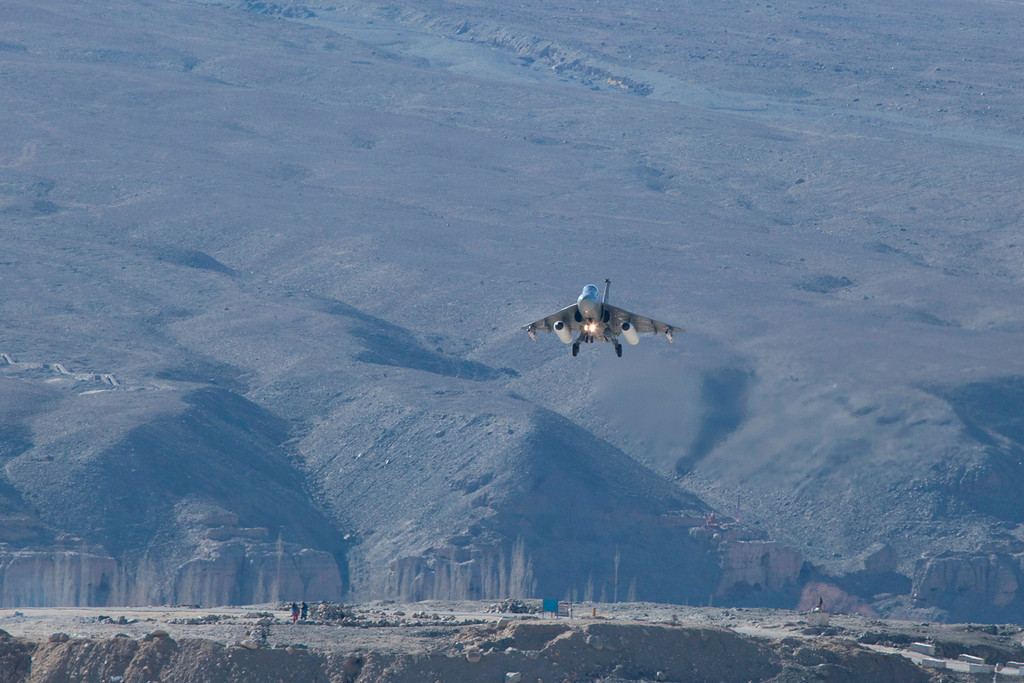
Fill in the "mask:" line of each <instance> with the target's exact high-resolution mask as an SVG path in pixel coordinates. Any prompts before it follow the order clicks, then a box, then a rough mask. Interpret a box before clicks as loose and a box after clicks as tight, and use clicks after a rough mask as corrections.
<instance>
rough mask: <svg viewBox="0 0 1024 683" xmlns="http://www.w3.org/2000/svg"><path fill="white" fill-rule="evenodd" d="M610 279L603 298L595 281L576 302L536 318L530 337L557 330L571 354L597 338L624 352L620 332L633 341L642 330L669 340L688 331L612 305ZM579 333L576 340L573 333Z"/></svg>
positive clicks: (638, 338) (618, 351)
mask: <svg viewBox="0 0 1024 683" xmlns="http://www.w3.org/2000/svg"><path fill="white" fill-rule="evenodd" d="M610 285H611V282H610V281H608V280H605V290H604V299H603V300H598V298H597V297H598V290H597V287H596V286H594V285H587V286H586V287H584V288H583V292H582V293H581V294H580V296H579V298H578V299H577V300H576V303H575V304H573V305H572V306H566V307H565V308H563V309H562V310H560V311H558V312H557V313H552V314H551V315H549V316H547V317H545V318H541V319H540V320H535V321H534V322H532V323H530V324H529V325H523V329H524V330H526V332H527V334H529V335H530V338H531V339H536V338H537V331H538V330H543V331H545V332H554V333H555V334H556V335H557V336H558V338H559V339H560V340H561V341H562V342H563V343H565V344H572V355H574V356H575V355H576V354H577V353H579V350H580V344H582V343H593V342H595V341H601V342H610V343H612V344H614V345H615V355H617V356H622V344H620V343H619V340H618V336H619V335H620V334H621V335H622V336H623V337H624V338H625V339H626V341H627V342H628V343H629V344H631V345H633V344H637V343H639V341H640V337H639V334H664V335H665V337H666V338H667V339H668V341H672V340H673V335H674V334H675V333H676V332H685V331H686V330H684V329H683V328H681V327H676V326H675V325H669V324H668V323H663V322H660V321H658V320H654V319H652V318H648V317H646V316H642V315H637V314H636V313H630V312H629V311H627V310H625V309H623V308H619V307H618V306H612V305H611V304H609V303H608V289H609V286H610ZM574 332H579V336H578V337H577V338H576V339H575V341H574V340H573V333H574Z"/></svg>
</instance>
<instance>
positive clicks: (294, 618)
mask: <svg viewBox="0 0 1024 683" xmlns="http://www.w3.org/2000/svg"><path fill="white" fill-rule="evenodd" d="M298 620H299V606H298V605H296V604H295V603H294V602H293V603H292V623H293V624H294V623H295V622H297V621H298Z"/></svg>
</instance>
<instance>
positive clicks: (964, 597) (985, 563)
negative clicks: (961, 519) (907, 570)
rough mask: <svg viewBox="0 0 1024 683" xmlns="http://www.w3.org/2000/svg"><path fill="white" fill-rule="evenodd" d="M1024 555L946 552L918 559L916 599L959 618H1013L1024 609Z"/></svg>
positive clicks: (914, 585)
mask: <svg viewBox="0 0 1024 683" xmlns="http://www.w3.org/2000/svg"><path fill="white" fill-rule="evenodd" d="M1021 586H1024V554H1020V553H1011V552H1002V553H1000V552H991V553H943V554H942V555H938V556H926V557H922V558H920V559H918V560H917V562H916V564H915V569H914V577H913V586H912V588H911V591H912V599H913V602H914V605H915V606H918V607H938V608H940V609H943V610H947V611H949V612H952V613H954V614H957V615H965V616H968V617H969V616H977V617H981V616H983V615H984V616H989V615H993V614H996V615H1012V614H1015V613H1019V611H1020V610H1021V609H1024V591H1021Z"/></svg>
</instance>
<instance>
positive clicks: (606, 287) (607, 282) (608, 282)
mask: <svg viewBox="0 0 1024 683" xmlns="http://www.w3.org/2000/svg"><path fill="white" fill-rule="evenodd" d="M611 286H612V281H611V280H609V279H608V278H605V280H604V299H603V300H602V301H601V303H603V304H606V303H608V290H609V289H611Z"/></svg>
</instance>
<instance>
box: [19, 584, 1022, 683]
mask: <svg viewBox="0 0 1024 683" xmlns="http://www.w3.org/2000/svg"><path fill="white" fill-rule="evenodd" d="M511 606H512V607H513V608H522V607H527V608H529V607H531V605H529V604H527V603H516V604H512V605H511ZM275 607H277V606H266V605H264V606H259V607H251V608H223V609H211V610H203V609H198V608H147V609H136V608H126V609H125V610H114V611H111V610H106V611H104V610H98V609H73V610H72V609H68V610H61V609H26V610H22V611H20V612H13V613H12V612H5V613H2V614H0V628H2V629H4V633H3V635H2V636H0V681H4V682H6V681H18V682H20V681H26V682H28V681H32V682H42V681H78V680H83V681H84V680H89V681H121V682H122V683H134V682H144V681H151V680H159V681H163V682H165V683H170V682H174V681H197V680H202V681H219V682H228V681H325V682H326V681H330V682H337V683H341V682H350V681H360V682H363V681H392V682H409V683H412V682H413V681H416V682H417V683H418V682H420V681H428V682H429V681H437V680H440V681H495V682H499V681H522V682H524V683H526V682H529V683H533V682H534V681H541V680H542V681H549V682H550V681H562V680H573V681H712V680H713V681H750V680H758V681H797V680H808V679H823V680H851V681H853V680H858V681H859V680H871V681H927V680H929V679H930V677H931V676H932V675H933V674H934V675H937V674H938V672H936V671H932V670H926V669H924V668H921V667H920V666H919V665H918V664H917V663H915V661H912V660H911V658H910V656H909V655H910V653H909V651H905V650H906V648H907V645H909V643H911V642H913V641H916V640H927V641H930V642H932V643H935V644H936V645H937V646H938V649H937V655H938V656H942V655H943V654H945V655H946V656H950V657H955V656H956V655H957V653H974V654H977V655H979V656H981V657H983V658H985V659H987V660H991V661H990V663H995V662H996V661H1000V662H1005V661H1008V660H1010V659H1013V658H1016V657H1019V656H1020V655H1018V653H1024V650H1022V648H1021V645H1020V633H1019V629H1016V628H1015V627H1008V628H1007V627H1004V628H1003V629H998V628H997V629H995V630H994V632H993V630H992V629H984V630H983V629H980V628H977V627H975V628H972V627H969V626H951V625H936V626H934V627H933V626H931V625H923V624H907V623H901V622H883V621H879V620H869V619H865V618H863V617H856V616H834V617H833V618H832V620H831V624H830V625H829V626H828V627H827V628H822V627H812V626H810V625H809V624H808V623H807V620H806V616H807V615H801V614H799V613H795V612H789V611H782V610H736V609H733V610H728V609H712V608H690V607H681V606H670V605H652V604H646V603H633V604H619V605H598V606H592V605H586V606H584V607H582V608H577V610H576V613H577V614H579V613H584V614H586V617H585V618H573V619H567V618H560V619H553V618H541V615H537V614H522V613H517V614H508V613H504V614H499V613H495V612H492V611H488V610H493V609H494V608H495V606H492V605H486V604H482V603H438V602H431V603H416V604H412V605H395V604H393V603H375V604H370V605H362V606H357V607H340V606H321V605H314V606H313V608H312V609H311V611H310V615H309V617H310V618H309V619H308V620H300V621H299V623H292V621H291V619H290V618H289V617H288V615H287V613H286V612H283V611H280V610H279V609H275ZM503 607H505V608H508V607H510V605H503ZM595 610H596V617H595V616H594V613H595ZM1011 631H1012V633H1011ZM858 641H860V642H858ZM884 646H888V651H886V652H882V651H879V648H884ZM898 648H903V650H899V649H898ZM917 661H918V662H920V657H918V659H917ZM1013 673H1016V672H1013ZM942 675H945V676H946V677H947V678H946V680H956V678H955V677H956V676H959V675H960V674H959V673H957V672H956V671H955V670H954V671H950V670H946V671H944V672H943V674H942ZM950 676H953V677H954V678H952V679H950V678H948V677H950Z"/></svg>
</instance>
